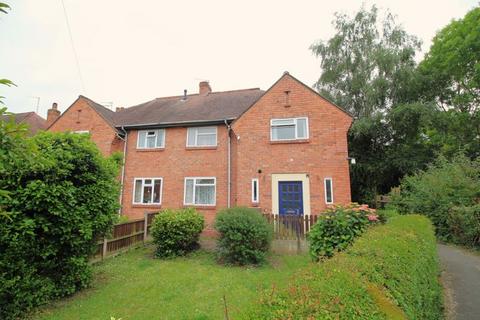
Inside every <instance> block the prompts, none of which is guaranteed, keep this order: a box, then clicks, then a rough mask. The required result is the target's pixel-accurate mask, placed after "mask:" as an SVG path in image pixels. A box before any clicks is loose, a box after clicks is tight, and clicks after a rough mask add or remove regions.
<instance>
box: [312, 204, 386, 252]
mask: <svg viewBox="0 0 480 320" xmlns="http://www.w3.org/2000/svg"><path fill="white" fill-rule="evenodd" d="M377 221H379V216H378V215H377V214H376V213H375V210H374V209H370V208H368V206H367V205H358V204H355V203H353V204H350V205H348V206H332V207H330V208H329V209H327V210H326V211H325V212H323V213H322V214H321V215H320V216H319V217H318V220H317V222H316V223H315V225H314V226H313V227H312V229H311V230H310V232H309V233H308V241H309V246H310V255H311V256H312V258H314V259H319V258H322V257H331V256H333V255H334V254H335V252H337V251H342V250H344V249H345V248H347V247H348V246H349V245H350V244H351V243H352V242H353V240H354V239H355V238H356V237H358V236H359V235H360V234H362V233H363V232H364V231H365V230H366V228H367V226H368V225H369V224H370V223H376V222H377Z"/></svg>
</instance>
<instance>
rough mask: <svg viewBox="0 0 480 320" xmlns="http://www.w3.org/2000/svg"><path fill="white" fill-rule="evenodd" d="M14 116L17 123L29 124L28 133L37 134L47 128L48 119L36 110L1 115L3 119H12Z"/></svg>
mask: <svg viewBox="0 0 480 320" xmlns="http://www.w3.org/2000/svg"><path fill="white" fill-rule="evenodd" d="M12 118H13V120H14V121H15V123H16V124H20V123H23V124H26V125H27V126H28V133H29V134H30V135H32V136H33V135H34V134H36V133H37V132H38V131H41V130H46V129H47V126H48V125H47V120H45V119H44V118H42V117H40V116H39V115H38V114H36V113H35V112H33V111H31V112H22V113H13V114H10V115H3V116H1V118H0V120H1V121H10V120H11V119H12Z"/></svg>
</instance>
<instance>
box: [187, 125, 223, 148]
mask: <svg viewBox="0 0 480 320" xmlns="http://www.w3.org/2000/svg"><path fill="white" fill-rule="evenodd" d="M199 128H215V144H208V145H201V146H199V145H198V136H199V135H211V133H198V129H199ZM190 130H195V143H194V144H188V132H189V131H190ZM217 145H218V128H217V126H208V127H188V128H187V141H186V146H187V147H188V148H205V147H206V148H208V147H216V146H217Z"/></svg>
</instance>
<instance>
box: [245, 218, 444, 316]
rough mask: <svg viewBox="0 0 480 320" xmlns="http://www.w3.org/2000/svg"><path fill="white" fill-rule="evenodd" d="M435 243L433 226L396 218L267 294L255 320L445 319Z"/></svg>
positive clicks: (300, 271)
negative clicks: (284, 285) (286, 284)
mask: <svg viewBox="0 0 480 320" xmlns="http://www.w3.org/2000/svg"><path fill="white" fill-rule="evenodd" d="M439 272H440V270H439V264H438V259H437V251H436V240H435V236H434V232H433V228H432V225H431V223H430V222H429V220H428V219H427V218H425V217H422V216H418V215H411V216H398V217H392V219H391V220H390V221H389V223H387V224H385V225H381V226H378V227H376V228H372V229H369V230H368V231H366V232H365V233H364V234H363V235H362V236H361V237H359V238H358V239H357V240H356V241H355V243H354V244H353V245H352V246H351V247H349V248H348V249H347V250H345V251H344V252H342V253H339V254H337V255H335V256H334V257H333V258H331V259H329V260H325V261H323V262H321V263H316V264H313V265H312V266H310V267H308V268H306V269H304V270H299V272H298V275H297V276H296V277H295V278H294V279H293V280H292V281H291V282H290V284H289V285H288V286H287V287H286V288H281V289H276V288H275V289H274V290H271V291H268V292H264V293H263V295H262V296H261V299H260V303H259V305H258V306H257V307H256V310H255V311H254V312H253V314H250V315H249V318H251V319H365V320H366V319H418V320H420V319H422V320H423V319H425V320H437V319H442V318H443V314H442V292H441V286H440V284H439V282H438V276H439Z"/></svg>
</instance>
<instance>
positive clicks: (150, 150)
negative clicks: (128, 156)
mask: <svg viewBox="0 0 480 320" xmlns="http://www.w3.org/2000/svg"><path fill="white" fill-rule="evenodd" d="M135 150H136V151H138V152H155V151H164V150H165V148H151V149H138V148H137V149H135Z"/></svg>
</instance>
